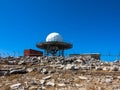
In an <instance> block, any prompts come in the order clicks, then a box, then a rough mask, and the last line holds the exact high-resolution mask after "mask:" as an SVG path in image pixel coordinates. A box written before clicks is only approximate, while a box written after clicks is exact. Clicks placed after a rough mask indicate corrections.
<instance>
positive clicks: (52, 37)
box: [46, 32, 63, 42]
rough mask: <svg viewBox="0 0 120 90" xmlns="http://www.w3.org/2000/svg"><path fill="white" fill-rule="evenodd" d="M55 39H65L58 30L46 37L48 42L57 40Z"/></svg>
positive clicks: (60, 40)
mask: <svg viewBox="0 0 120 90" xmlns="http://www.w3.org/2000/svg"><path fill="white" fill-rule="evenodd" d="M55 41H57V42H62V41H63V39H62V37H61V35H60V34H59V33H56V32H54V33H50V34H49V35H48V36H47V38H46V42H55Z"/></svg>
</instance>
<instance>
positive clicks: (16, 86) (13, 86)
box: [10, 83, 21, 90]
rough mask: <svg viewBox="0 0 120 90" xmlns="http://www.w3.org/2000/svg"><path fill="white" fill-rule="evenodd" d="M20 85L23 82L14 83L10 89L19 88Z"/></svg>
mask: <svg viewBox="0 0 120 90" xmlns="http://www.w3.org/2000/svg"><path fill="white" fill-rule="evenodd" d="M20 86H21V83H17V84H13V85H11V86H10V89H12V90H14V89H18V88H19V87H20Z"/></svg>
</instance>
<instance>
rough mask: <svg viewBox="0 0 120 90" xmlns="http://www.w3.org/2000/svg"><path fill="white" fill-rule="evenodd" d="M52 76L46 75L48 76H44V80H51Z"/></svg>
mask: <svg viewBox="0 0 120 90" xmlns="http://www.w3.org/2000/svg"><path fill="white" fill-rule="evenodd" d="M51 77H52V76H46V77H44V78H43V80H49V79H51Z"/></svg>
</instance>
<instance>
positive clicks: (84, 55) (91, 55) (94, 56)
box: [70, 53, 101, 60]
mask: <svg viewBox="0 0 120 90" xmlns="http://www.w3.org/2000/svg"><path fill="white" fill-rule="evenodd" d="M74 56H78V57H79V56H82V57H88V56H89V57H91V58H95V59H97V60H100V59H101V58H100V57H101V55H100V53H86V54H70V57H74Z"/></svg>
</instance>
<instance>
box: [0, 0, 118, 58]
mask: <svg viewBox="0 0 120 90" xmlns="http://www.w3.org/2000/svg"><path fill="white" fill-rule="evenodd" d="M119 3H120V1H119V0H0V41H1V42H0V52H1V54H2V55H7V53H10V54H11V55H13V52H19V55H23V50H24V49H28V48H32V49H36V50H39V49H38V48H36V43H37V42H41V41H45V38H46V36H47V35H48V34H49V33H51V32H58V33H60V34H61V36H62V37H63V39H64V41H67V42H71V43H73V48H72V49H71V50H69V51H67V52H66V54H69V53H96V52H97V53H101V54H102V55H106V54H108V53H110V54H112V55H116V54H118V53H120V40H119V38H120V5H119ZM16 55H17V54H16ZM102 59H106V60H107V59H108V58H106V57H103V58H102ZM111 59H113V58H111Z"/></svg>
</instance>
